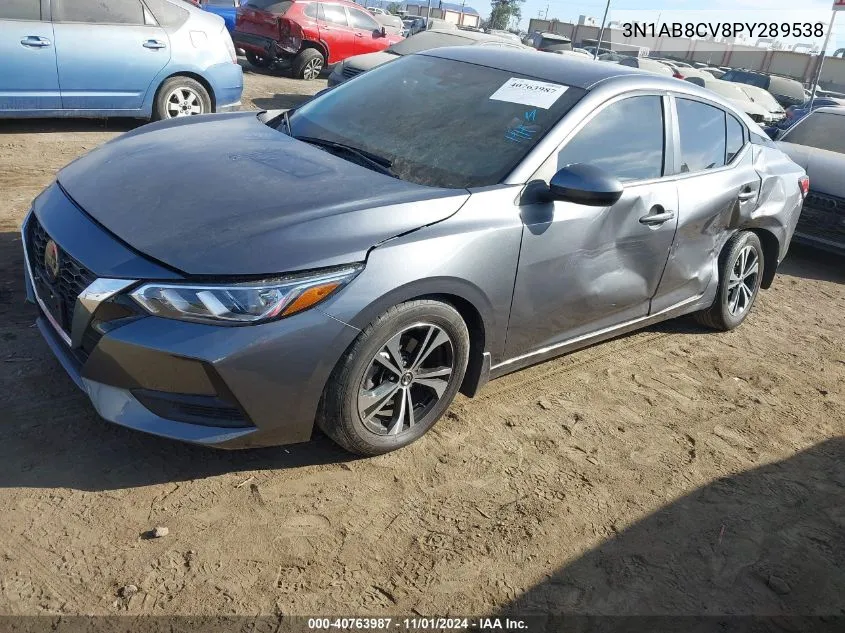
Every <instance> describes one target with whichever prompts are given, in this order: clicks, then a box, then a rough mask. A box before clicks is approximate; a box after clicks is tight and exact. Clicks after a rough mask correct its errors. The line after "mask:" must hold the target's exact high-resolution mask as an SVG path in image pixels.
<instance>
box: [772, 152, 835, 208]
mask: <svg viewBox="0 0 845 633" xmlns="http://www.w3.org/2000/svg"><path fill="white" fill-rule="evenodd" d="M777 146H778V147H779V148H780V149H781V151H783V152H784V153H785V154H786V155H787V156H789V157H790V158H791V159H792V161H793V162H794V163H797V164H798V165H800V166H801V167H803V168H804V171H806V172H807V176H809V178H810V189H812V190H813V191H817V192H818V193H825V194H827V195H829V196H837V197H839V198H845V181H843V179H842V174H843V173H845V154H840V153H839V152H831V151H829V150H826V149H818V148H816V147H807V146H806V145H795V144H794V143H787V142H786V141H779V142H778V144H777Z"/></svg>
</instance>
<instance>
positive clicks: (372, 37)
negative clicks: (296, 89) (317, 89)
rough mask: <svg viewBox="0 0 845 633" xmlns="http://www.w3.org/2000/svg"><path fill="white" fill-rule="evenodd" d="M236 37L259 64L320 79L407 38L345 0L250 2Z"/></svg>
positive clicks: (237, 43)
mask: <svg viewBox="0 0 845 633" xmlns="http://www.w3.org/2000/svg"><path fill="white" fill-rule="evenodd" d="M232 39H234V41H235V46H237V47H238V48H242V49H243V50H244V51H245V52H246V57H247V59H248V60H249V62H250V63H251V64H253V65H254V66H258V67H261V68H267V67H269V66H277V67H283V68H289V69H290V70H291V72H292V74H293V76H294V77H298V78H300V79H316V78H317V76H318V75H319V74H320V71H322V70H323V67H324V66H327V65H331V64H336V63H338V62H341V61H343V60H344V59H346V58H347V57H352V56H353V55H361V54H363V53H373V52H376V51H383V50H384V49H386V48H387V47H388V46H391V45H392V44H395V43H396V42H398V41H400V40H401V39H402V38H401V37H399V36H398V35H388V34H386V33H385V31H384V28H383V27H382V26H381V25H379V23H378V22H376V21H375V19H374V18H373V16H372V15H370V14H369V13H368V12H367V11H365V10H364V9H363V8H362V7H360V6H359V5H357V4H355V3H353V2H346V0H331V1H330V2H323V1H321V0H317V1H313V0H285V1H284V2H278V1H277V0H246V2H244V3H243V4H242V5H241V6H240V7H239V8H238V14H237V17H236V19H235V31H234V33H232Z"/></svg>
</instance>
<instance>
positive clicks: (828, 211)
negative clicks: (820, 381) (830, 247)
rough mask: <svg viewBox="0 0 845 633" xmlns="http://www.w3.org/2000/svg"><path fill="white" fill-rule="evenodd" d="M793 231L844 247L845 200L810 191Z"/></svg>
mask: <svg viewBox="0 0 845 633" xmlns="http://www.w3.org/2000/svg"><path fill="white" fill-rule="evenodd" d="M795 230H796V231H797V232H798V233H801V234H803V235H806V236H808V237H814V238H819V239H823V240H826V241H830V242H836V243H838V244H840V245H842V246H845V198H838V197H836V196H829V195H827V194H823V193H818V192H815V191H811V192H810V193H808V194H807V198H806V199H805V200H804V207H803V209H802V210H801V216H800V218H799V220H798V226H797V227H796V229H795Z"/></svg>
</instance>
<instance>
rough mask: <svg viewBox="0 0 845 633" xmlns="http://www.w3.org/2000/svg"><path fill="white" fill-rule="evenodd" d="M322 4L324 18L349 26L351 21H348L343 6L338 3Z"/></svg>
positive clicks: (327, 20) (333, 22)
mask: <svg viewBox="0 0 845 633" xmlns="http://www.w3.org/2000/svg"><path fill="white" fill-rule="evenodd" d="M321 6H322V8H323V19H324V20H325V21H326V22H331V23H332V24H338V25H340V26H349V23H348V22H347V21H346V11H345V10H344V8H343V7H341V6H340V5H337V4H323V5H321Z"/></svg>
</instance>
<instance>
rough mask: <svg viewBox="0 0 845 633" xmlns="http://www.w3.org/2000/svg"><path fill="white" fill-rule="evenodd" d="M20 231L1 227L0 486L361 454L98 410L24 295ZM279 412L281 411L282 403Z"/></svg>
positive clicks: (145, 477) (161, 479)
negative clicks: (155, 431) (106, 415)
mask: <svg viewBox="0 0 845 633" xmlns="http://www.w3.org/2000/svg"><path fill="white" fill-rule="evenodd" d="M25 296H26V292H25V289H24V283H23V254H22V248H21V238H20V233H18V232H12V231H7V232H2V233H0V412H1V413H2V415H0V419H2V424H0V487H2V488H17V487H23V488H31V487H37V488H73V489H77V490H86V491H101V490H116V489H121V488H131V487H135V486H146V485H151V484H157V483H166V482H180V481H187V480H191V479H202V478H205V477H212V476H215V475H220V474H226V473H238V472H244V471H264V470H280V469H281V470H283V469H288V468H299V467H302V466H309V465H316V464H330V463H337V464H340V463H344V462H349V461H352V460H354V459H355V457H354V456H353V455H351V454H350V453H347V452H346V451H344V450H342V449H341V448H339V447H338V446H337V445H336V444H334V443H333V442H331V441H330V440H329V439H328V438H326V437H325V436H323V435H322V434H320V433H315V436H314V438H313V439H312V440H311V441H310V442H306V443H303V444H297V445H291V446H284V447H273V448H266V449H253V450H246V451H222V450H217V449H212V448H205V447H202V446H193V445H189V444H182V443H180V442H174V441H170V440H165V439H161V438H157V437H154V436H150V435H146V434H143V433H139V432H135V431H132V430H129V429H125V428H123V427H120V426H118V425H115V424H111V423H109V422H107V421H105V420H103V419H101V418H100V417H99V416H97V414H96V413H95V412H94V409H93V407H92V406H91V403H90V402H89V401H88V398H87V397H86V396H85V395H84V394H83V393H82V392H81V391H79V390H78V389H77V388H76V386H75V385H74V384H73V382H72V381H71V380H70V378H69V377H68V376H67V374H65V372H64V370H63V369H62V368H61V366H60V365H59V362H58V361H57V360H56V358H55V357H54V356H53V355H52V353H51V352H50V350H49V348H48V347H47V344H46V343H45V342H44V340H43V339H42V338H41V335H40V333H39V332H38V330H37V328H35V327H33V322H34V321H35V318H36V316H37V311H36V308H35V307H34V306H32V305H31V304H28V303H26V302H25ZM280 415H284V413H283V409H281V408H280Z"/></svg>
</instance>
